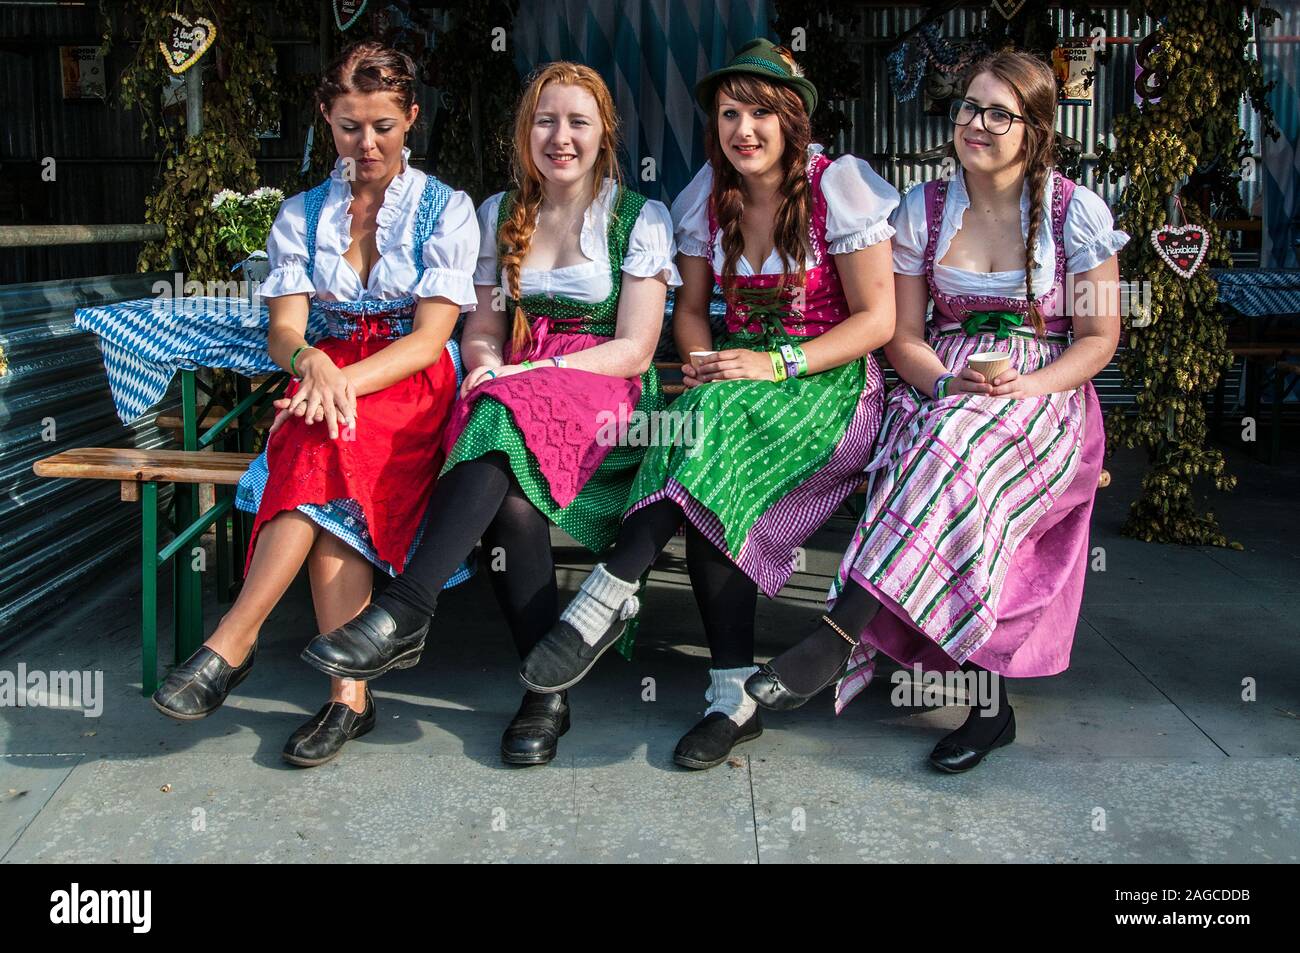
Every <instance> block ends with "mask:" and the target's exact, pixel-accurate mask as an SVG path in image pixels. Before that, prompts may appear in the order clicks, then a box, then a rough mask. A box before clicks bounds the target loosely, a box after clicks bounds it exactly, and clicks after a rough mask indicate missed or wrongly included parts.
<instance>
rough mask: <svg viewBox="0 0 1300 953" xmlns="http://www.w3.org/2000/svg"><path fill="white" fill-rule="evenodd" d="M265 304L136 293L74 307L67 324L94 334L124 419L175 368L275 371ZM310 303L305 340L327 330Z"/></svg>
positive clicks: (143, 409)
mask: <svg viewBox="0 0 1300 953" xmlns="http://www.w3.org/2000/svg"><path fill="white" fill-rule="evenodd" d="M268 321H269V318H268V315H267V310H266V306H265V305H263V304H261V303H259V304H257V305H256V306H254V305H252V304H250V303H249V302H248V301H245V300H242V299H235V298H213V297H193V298H166V297H159V298H138V299H135V300H132V301H118V302H116V303H114V304H105V305H96V306H94V307H89V308H78V309H77V310H76V312H75V313H74V315H73V323H75V324H76V326H77V327H79V328H82V329H83V330H86V331H90V332H92V333H94V334H95V335H97V336H98V337H99V347H100V350H101V352H102V353H103V355H104V370H105V372H106V373H107V374H108V386H109V389H110V390H111V391H112V392H113V403H114V405H115V406H116V408H117V415H118V417H120V418H121V419H122V422H123V423H126V424H129V423H132V422H133V421H135V420H138V419H139V418H140V417H142V416H144V415H145V414H146V413H148V412H149V410H150V408H152V407H154V406H155V405H156V404H157V403H158V402H159V401H160V400H162V399H163V397H164V396H166V394H167V388H168V386H169V385H170V384H171V380H172V378H173V377H174V376H175V375H176V372H177V371H178V370H181V369H186V370H193V369H195V368H199V367H220V368H227V369H229V370H233V371H236V372H238V373H240V374H243V375H245V376H249V377H251V376H253V375H255V374H269V373H273V372H275V371H278V370H280V367H279V366H278V365H277V364H276V363H275V362H274V361H272V360H271V357H270V355H269V354H267V352H266V332H267V325H268ZM325 333H326V328H325V316H324V315H323V314H319V313H317V312H316V311H315V310H314V309H313V311H312V312H311V314H310V315H309V317H308V320H307V340H308V341H316V340H318V339H320V338H322V337H324V336H325Z"/></svg>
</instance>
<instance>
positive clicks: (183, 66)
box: [158, 13, 217, 76]
mask: <svg viewBox="0 0 1300 953" xmlns="http://www.w3.org/2000/svg"><path fill="white" fill-rule="evenodd" d="M167 16H168V17H169V18H170V19H171V21H172V23H171V28H172V29H171V33H170V34H168V36H167V39H165V40H159V41H158V49H160V50H162V55H163V59H165V60H166V61H167V66H168V68H169V69H170V70H171V71H172V72H173V73H175V74H176V75H177V76H179V75H180V74H181V73H184V72H185V71H186V70H187V69H189V68H190V67H191V66H193V65H194V64H195V63H197V62H198V61H199V60H200V59H201V58H202V57H203V54H204V53H206V52H207V51H208V47H210V46H211V45H212V43H213V41H214V40H216V38H217V25H216V24H215V23H213V22H212V21H211V20H209V19H208V18H207V17H195V18H194V21H193V22H190V21H189V20H187V19H186V18H185V17H183V16H181V15H180V14H179V13H169V14H167Z"/></svg>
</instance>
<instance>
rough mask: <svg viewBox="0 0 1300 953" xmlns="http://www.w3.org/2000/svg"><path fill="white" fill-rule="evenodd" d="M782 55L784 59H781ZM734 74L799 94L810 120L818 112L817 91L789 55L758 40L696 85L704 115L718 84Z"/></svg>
mask: <svg viewBox="0 0 1300 953" xmlns="http://www.w3.org/2000/svg"><path fill="white" fill-rule="evenodd" d="M782 53H784V54H785V55H784V56H783V55H782ZM787 57H788V58H787ZM736 73H743V74H745V75H746V76H757V77H758V78H759V79H765V80H767V81H768V82H769V83H777V84H779V85H781V86H789V87H790V88H791V89H793V90H794V91H795V92H796V93H798V94H799V98H800V99H802V100H803V104H804V108H806V109H807V110H808V115H810V116H811V115H812V113H813V110H814V109H816V108H817V87H816V86H814V85H813V84H812V83H811V82H809V81H808V79H807V78H806V77H805V76H804V75H803V71H802V70H800V69H799V68H798V67H797V66H796V65H795V63H794V57H793V56H792V55H790V51H789V50H787V49H785V47H779V46H776V45H775V44H774V43H772V42H771V41H770V40H764V39H762V38H761V37H760V38H758V39H755V40H750V41H749V42H748V43H746V44H745V45H744V46H742V47H741V48H740V49H739V50H738V51H737V52H736V55H735V56H734V57H732V59H731V62H730V63H728V64H727V65H726V66H723V67H722V68H720V69H715V70H714V71H713V72H712V73H710V74H709V75H708V76H706V77H704V79H702V80H700V81H699V82H698V83H696V84H695V98H696V99H698V100H699V103H700V106H701V108H703V110H704V112H705V113H706V114H707V113H709V112H710V111H711V110H712V109H713V97H714V94H715V93H716V91H717V89H718V83H719V82H721V81H722V80H723V79H725V78H726V77H728V76H732V75H734V74H736Z"/></svg>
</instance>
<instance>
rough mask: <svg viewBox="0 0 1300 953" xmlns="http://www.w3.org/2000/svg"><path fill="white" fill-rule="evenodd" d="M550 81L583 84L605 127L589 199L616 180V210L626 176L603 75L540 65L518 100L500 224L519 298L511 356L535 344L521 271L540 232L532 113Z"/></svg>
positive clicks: (504, 262) (511, 285) (511, 287)
mask: <svg viewBox="0 0 1300 953" xmlns="http://www.w3.org/2000/svg"><path fill="white" fill-rule="evenodd" d="M551 83H559V84H560V85H562V86H580V87H581V88H583V89H585V90H586V91H587V92H589V93H591V95H592V98H594V99H595V100H596V111H597V112H598V113H599V115H600V124H601V126H602V132H601V142H600V153H599V155H598V156H597V158H596V175H595V178H594V180H593V181H592V185H591V201H592V202H594V201H596V197H597V196H599V195H600V190H601V188H602V187H603V186H604V183H605V179H613V180H614V182H615V184H616V188H617V193H616V197H615V202H614V209H615V210H617V208H618V200H620V199H621V198H622V190H623V173H622V170H621V169H620V168H619V165H618V113H616V112H615V111H614V99H613V97H612V96H610V94H609V87H607V86H606V85H605V81H604V80H603V79H601V78H600V74H599V73H597V72H596V71H595V70H594V69H592V68H591V67H589V66H583V65H582V64H581V63H569V62H564V61H561V62H557V63H547V64H546V65H545V66H542V67H539V68H538V69H537V70H535V71H534V72H533V74H532V75H531V76H530V77H529V80H528V85H527V86H526V87H525V89H524V92H523V95H522V96H520V97H519V106H518V108H516V110H515V132H514V154H513V155H512V156H511V159H510V171H511V176H512V178H513V180H514V185H515V198H514V205H513V206H512V208H511V209H510V216H509V217H508V218H507V219H506V220H505V221H504V222H502V223H501V231H500V234H499V236H498V241H499V243H500V260H501V270H502V271H503V272H504V273H505V278H506V289H507V291H509V293H510V297H511V298H513V299H514V300H515V313H514V318H513V323H512V325H511V332H510V342H511V349H512V351H513V353H515V354H518V353H520V351H522V350H523V349H524V348H526V347H527V346H528V345H529V344H530V343H531V342H532V337H533V336H532V332H531V331H530V330H529V328H528V317H527V316H526V315H525V314H524V309H523V307H522V306H521V305H520V304H519V299H520V297H521V294H520V288H519V269H520V266H521V264H522V262H523V260H524V259H525V258H527V257H528V250H529V248H531V247H532V242H533V232H534V231H535V230H536V228H537V212H538V210H539V209H540V208H541V207H542V173H541V172H539V171H538V169H537V164H536V163H535V162H533V153H532V149H531V148H530V139H531V136H532V128H533V114H534V113H535V112H536V111H537V104H538V102H539V101H540V100H541V98H542V90H544V89H545V88H546V87H547V86H549V85H550V84H551ZM616 214H617V212H616Z"/></svg>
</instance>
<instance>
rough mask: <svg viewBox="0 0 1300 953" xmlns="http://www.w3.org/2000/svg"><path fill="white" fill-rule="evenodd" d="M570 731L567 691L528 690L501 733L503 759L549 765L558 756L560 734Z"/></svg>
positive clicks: (517, 762) (509, 761)
mask: <svg viewBox="0 0 1300 953" xmlns="http://www.w3.org/2000/svg"><path fill="white" fill-rule="evenodd" d="M568 730H569V693H568V692H552V693H551V694H548V695H539V694H538V693H537V692H525V693H524V700H523V702H521V703H520V705H519V711H517V712H515V717H514V720H513V721H511V722H510V724H509V725H508V726H507V727H506V731H505V734H503V735H502V736H501V760H502V761H504V762H505V763H506V764H546V763H547V762H548V761H550V760H551V759H552V758H554V757H555V752H556V750H557V748H558V747H559V742H560V735H562V734H564V733H565V732H566V731H568Z"/></svg>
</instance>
